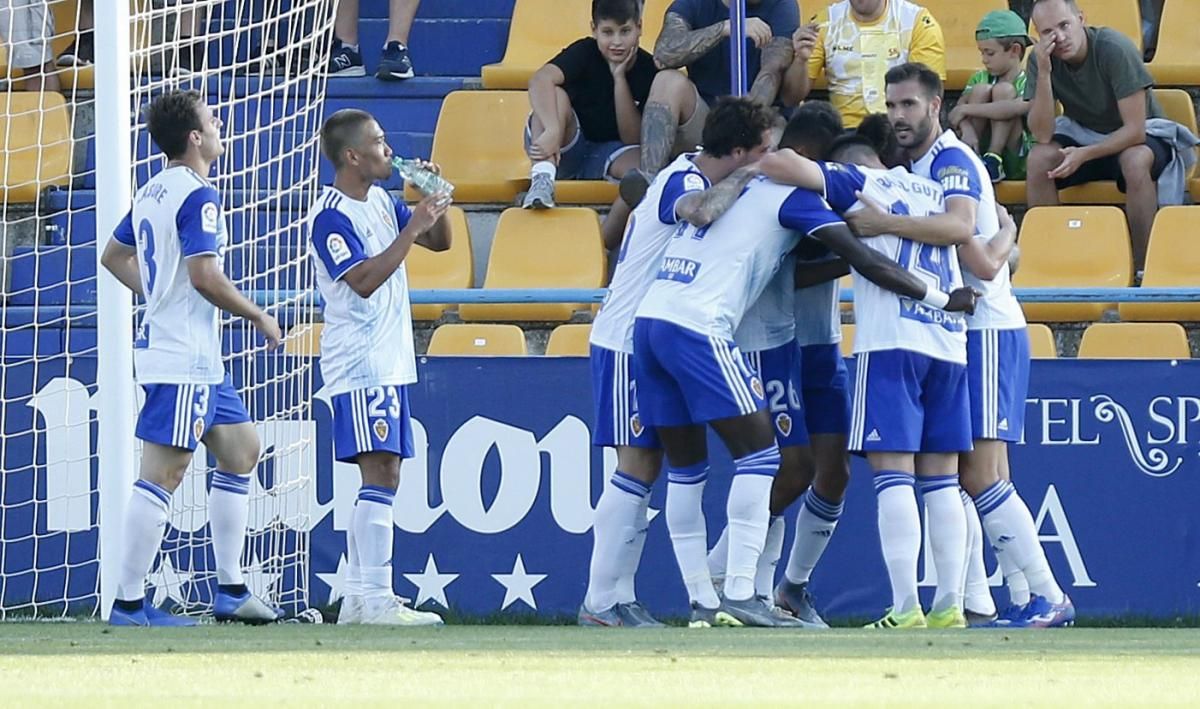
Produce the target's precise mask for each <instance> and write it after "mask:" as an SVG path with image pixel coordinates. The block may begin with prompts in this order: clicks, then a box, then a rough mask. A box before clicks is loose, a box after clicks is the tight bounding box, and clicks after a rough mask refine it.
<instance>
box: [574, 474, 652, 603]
mask: <svg viewBox="0 0 1200 709" xmlns="http://www.w3.org/2000/svg"><path fill="white" fill-rule="evenodd" d="M649 495H650V487H649V486H648V485H646V484H645V483H643V482H642V481H640V480H638V479H636V478H633V477H630V476H629V475H626V474H625V473H622V472H621V471H617V472H615V473H613V476H612V478H611V479H610V480H609V481H608V484H607V485H605V486H604V491H603V492H602V493H601V494H600V501H599V502H598V503H597V504H596V512H595V516H594V517H593V520H592V538H593V543H592V560H591V564H590V566H589V570H588V590H587V595H586V596H584V602H583V604H584V606H585V607H586V608H587V609H588V610H590V611H594V612H599V611H605V610H608V609H609V608H611V607H612V606H614V605H616V604H617V603H618V602H620V599H619V598H618V590H619V589H618V586H619V585H620V582H621V580H622V576H623V575H624V574H625V572H626V570H627V569H628V567H629V563H628V561H629V559H628V557H630V556H632V554H631V553H629V552H630V551H631V548H632V547H634V546H635V545H637V542H638V536H639V532H640V530H641V527H640V525H639V520H638V514H639V513H641V516H642V521H641V524H645V518H646V513H645V511H644V510H643V508H642V503H643V502H645V501H646V499H647V498H648V497H649ZM634 568H635V569H636V563H635V564H634ZM631 600H632V599H631Z"/></svg>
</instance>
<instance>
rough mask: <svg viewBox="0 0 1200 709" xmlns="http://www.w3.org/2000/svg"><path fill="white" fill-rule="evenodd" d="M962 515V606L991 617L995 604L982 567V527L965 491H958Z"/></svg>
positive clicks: (984, 569) (973, 504)
mask: <svg viewBox="0 0 1200 709" xmlns="http://www.w3.org/2000/svg"><path fill="white" fill-rule="evenodd" d="M959 492H960V496H961V497H962V503H963V513H964V514H965V515H966V519H967V576H966V590H965V592H964V594H963V606H964V607H965V608H966V609H969V610H970V611H971V612H972V613H978V614H980V615H993V614H995V612H996V602H995V601H994V600H993V599H992V589H991V586H989V585H988V578H987V569H986V568H985V567H984V565H983V526H982V525H981V524H980V523H979V512H978V511H977V510H976V509H975V503H974V502H973V501H972V500H971V496H970V495H968V494H967V491H966V490H960V491H959Z"/></svg>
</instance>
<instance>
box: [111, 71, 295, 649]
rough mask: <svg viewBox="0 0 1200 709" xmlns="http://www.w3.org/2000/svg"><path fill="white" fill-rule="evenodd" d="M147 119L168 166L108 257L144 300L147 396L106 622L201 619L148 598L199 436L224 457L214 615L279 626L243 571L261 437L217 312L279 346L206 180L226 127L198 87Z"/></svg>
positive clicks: (215, 479) (140, 361) (140, 194)
mask: <svg viewBox="0 0 1200 709" xmlns="http://www.w3.org/2000/svg"><path fill="white" fill-rule="evenodd" d="M145 117H146V124H147V126H148V128H149V131H150V137H151V138H153V139H154V142H155V143H156V144H157V145H158V147H159V149H160V150H161V151H162V152H163V154H165V155H166V156H167V158H168V160H169V162H168V163H167V166H166V168H164V169H163V170H162V171H161V172H159V173H158V174H157V175H155V176H154V177H152V178H150V180H149V181H148V182H147V183H146V184H145V185H143V186H142V188H141V189H139V190H138V191H137V194H136V195H135V196H134V199H133V208H132V209H131V210H130V212H129V214H128V215H126V216H125V218H124V219H123V220H122V221H121V223H120V225H118V226H117V228H116V230H115V231H114V232H113V238H112V239H111V240H109V242H108V245H107V246H106V247H105V249H104V255H103V257H102V261H103V264H104V266H105V268H107V269H108V270H109V271H110V272H112V274H113V275H114V276H116V278H117V279H118V280H119V281H121V283H123V284H124V285H125V286H126V287H127V288H129V289H130V290H131V291H133V292H134V293H137V294H138V295H140V296H142V297H143V298H145V299H146V310H145V313H144V314H143V316H142V321H141V323H140V325H139V327H138V332H137V338H136V340H135V341H134V345H133V346H134V364H135V368H136V373H137V381H138V384H140V385H141V386H142V389H143V390H144V391H145V393H146V399H145V403H144V404H143V406H142V410H141V413H140V415H139V416H138V422H137V429H136V431H135V433H136V435H137V437H138V438H140V439H141V440H142V444H143V445H142V462H141V473H140V476H139V479H138V480H137V481H136V482H135V483H134V484H133V495H132V497H131V498H130V500H129V506H128V507H127V508H126V510H125V519H124V536H123V539H124V549H123V553H122V559H121V565H120V570H119V577H118V579H117V594H116V600H115V601H114V602H113V607H112V612H111V615H110V616H109V623H111V624H112V625H136V626H158V625H194V624H195V621H194V620H191V619H188V618H182V617H178V616H174V615H170V614H168V613H165V612H163V611H161V610H159V609H158V608H155V607H154V606H152V605H150V604H147V603H146V602H145V580H146V574H147V573H148V572H149V571H150V568H151V566H152V565H153V564H154V560H155V559H156V558H158V555H159V553H160V547H161V546H162V539H163V533H164V530H165V527H166V524H167V517H168V515H169V511H170V504H171V494H172V493H173V492H174V491H175V489H176V488H177V487H179V484H180V482H182V480H183V475H184V473H186V472H187V468H188V466H189V465H190V464H191V462H192V455H193V453H194V451H195V450H196V446H197V445H198V444H199V443H200V442H201V441H203V442H204V444H205V446H207V448H208V451H209V452H210V453H211V454H213V455H214V456H216V459H217V470H216V471H215V472H213V475H212V491H211V492H210V493H209V500H208V516H209V525H210V529H211V533H212V542H213V555H214V556H215V557H216V562H217V591H216V594H215V597H214V600H213V613H214V615H216V617H217V619H218V620H236V621H242V622H247V623H269V622H273V621H275V620H278V619H279V618H280V617H281V616H282V615H283V611H282V610H280V609H278V608H274V607H271V606H269V605H268V604H267V603H265V602H264V601H262V600H261V599H259V598H258V597H257V596H255V595H254V594H253V593H251V592H250V590H249V589H248V588H247V587H246V581H245V578H244V576H243V575H242V568H241V563H242V549H243V548H244V545H245V540H246V522H247V518H248V515H249V509H248V497H249V492H250V483H251V480H250V475H251V474H252V473H253V472H254V468H255V466H256V465H258V456H259V441H258V434H257V433H256V432H255V429H254V423H253V422H252V421H251V420H250V414H249V413H248V412H247V411H246V407H245V405H244V404H243V403H242V400H241V399H240V398H239V397H238V393H237V389H235V388H234V386H233V382H232V380H231V379H230V377H229V375H228V374H227V373H226V372H225V368H224V366H223V365H222V363H221V311H226V312H229V313H232V314H233V315H237V316H239V317H242V318H245V319H246V320H248V321H249V322H250V323H252V324H253V325H254V327H255V329H257V330H258V331H259V332H260V333H261V334H262V336H263V337H264V338H265V339H266V344H267V347H268V348H269V349H274V348H275V347H276V346H278V344H279V339H280V331H279V325H278V323H276V322H275V318H273V317H271V316H270V315H268V314H267V313H265V312H264V311H263V310H262V309H261V308H259V307H258V306H257V305H255V304H254V303H253V302H251V301H250V300H248V299H247V298H246V297H245V296H244V295H242V294H241V293H240V292H238V290H237V288H236V287H235V286H234V285H233V283H232V282H230V280H229V278H228V277H227V276H226V275H225V273H224V271H223V265H224V263H223V259H224V254H225V246H226V245H227V242H228V238H229V237H228V233H227V232H226V228H225V219H224V216H223V215H222V213H221V198H220V196H219V195H218V194H217V190H216V189H215V188H214V187H213V186H212V183H210V182H209V181H208V174H209V171H210V170H211V169H212V164H213V162H214V161H215V160H216V159H217V158H218V157H220V156H221V154H222V153H224V151H225V147H224V145H222V143H221V133H220V131H221V126H222V124H221V119H220V118H218V117H217V116H216V114H214V113H213V112H212V110H211V109H210V108H209V107H208V105H207V104H206V103H205V101H204V97H203V96H202V95H201V94H199V93H197V92H195V91H171V92H168V93H165V94H162V95H161V96H159V97H158V98H156V99H155V100H154V101H153V102H152V103H151V104H150V105H149V106H148V107H147V108H146V110H145Z"/></svg>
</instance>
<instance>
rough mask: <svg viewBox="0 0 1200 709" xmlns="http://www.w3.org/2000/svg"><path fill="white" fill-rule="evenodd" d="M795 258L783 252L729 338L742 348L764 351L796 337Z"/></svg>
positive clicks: (745, 350) (747, 350)
mask: <svg viewBox="0 0 1200 709" xmlns="http://www.w3.org/2000/svg"><path fill="white" fill-rule="evenodd" d="M795 302H796V258H795V257H794V256H785V257H784V259H783V263H782V264H781V265H780V266H779V270H778V271H776V272H775V275H774V277H772V278H771V280H770V282H768V283H767V287H766V288H765V289H764V290H763V292H762V295H760V296H758V299H757V300H755V301H754V304H753V305H751V306H750V309H749V310H747V311H746V314H745V315H744V316H743V317H742V322H741V324H740V325H738V329H737V332H735V333H734V334H733V341H734V342H735V343H736V344H737V346H738V349H740V350H741V351H742V352H765V351H766V350H773V349H775V348H776V347H781V346H783V345H786V344H787V343H789V342H792V341H793V340H795V339H796V311H795Z"/></svg>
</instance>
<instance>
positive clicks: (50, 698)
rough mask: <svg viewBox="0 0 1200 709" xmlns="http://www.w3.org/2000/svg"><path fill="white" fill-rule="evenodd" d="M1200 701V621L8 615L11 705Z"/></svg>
mask: <svg viewBox="0 0 1200 709" xmlns="http://www.w3.org/2000/svg"><path fill="white" fill-rule="evenodd" d="M1197 702H1200V630H1184V629H1175V630H1153V629H1137V630H1131V629H1069V630H1053V631H1023V632H1006V631H991V630H963V631H940V632H939V631H913V632H905V633H896V632H871V631H862V630H833V631H828V632H796V631H780V630H750V629H739V630H726V629H711V630H687V629H682V628H672V629H667V630H661V631H658V630H655V631H629V630H625V631H622V630H593V629H585V628H574V627H537V626H449V627H444V628H432V629H396V628H377V627H361V626H360V627H340V628H339V627H336V626H329V625H324V626H321V625H316V626H314V625H280V626H273V627H263V628H246V627H230V626H202V627H198V628H183V629H153V630H148V629H133V628H111V629H110V628H108V627H106V626H104V625H102V624H99V623H4V624H0V706H6V707H24V706H54V707H71V706H88V707H93V706H122V707H125V706H135V705H137V706H141V705H155V706H159V707H162V706H171V707H180V706H209V707H213V706H220V707H228V706H266V705H271V706H283V707H294V706H334V705H339V706H384V705H387V706H401V707H403V706H406V705H412V704H416V705H418V706H425V705H460V706H461V705H468V706H518V707H526V706H558V707H563V706H577V705H606V706H625V705H657V706H660V707H661V706H664V705H667V706H684V705H710V706H711V705H717V704H731V703H736V704H753V705H759V706H762V705H772V706H774V705H789V706H799V705H801V704H810V705H817V706H824V705H829V704H852V705H876V706H878V705H902V706H922V705H924V706H929V705H938V706H1007V707H1012V706H1026V705H1045V706H1058V707H1063V706H1080V705H1088V704H1091V705H1096V704H1099V705H1110V706H1111V705H1123V706H1128V705H1131V704H1133V705H1144V706H1164V705H1190V706H1195V705H1196V703H1197Z"/></svg>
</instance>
